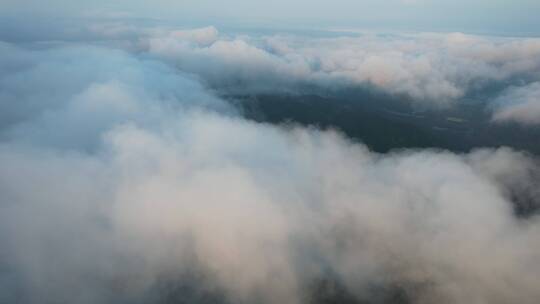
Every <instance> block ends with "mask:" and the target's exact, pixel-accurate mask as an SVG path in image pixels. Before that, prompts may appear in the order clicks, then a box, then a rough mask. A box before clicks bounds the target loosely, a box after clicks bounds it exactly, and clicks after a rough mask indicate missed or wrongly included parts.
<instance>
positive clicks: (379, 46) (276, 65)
mask: <svg viewBox="0 0 540 304" xmlns="http://www.w3.org/2000/svg"><path fill="white" fill-rule="evenodd" d="M195 31H196V32H194V33H197V32H198V31H203V32H205V31H206V30H195ZM183 33H184V34H183V35H184V36H185V35H187V34H185V33H186V32H185V31H184V32H183ZM211 37H212V38H211V39H210V40H209V41H214V42H213V43H210V44H208V43H207V44H205V45H202V46H201V45H199V44H197V43H195V44H193V43H191V41H190V40H191V39H190V38H187V39H185V38H183V37H182V36H177V37H174V36H173V35H165V36H160V35H158V36H154V37H150V38H148V39H145V40H144V41H145V42H144V43H143V49H146V50H147V51H148V52H149V53H150V54H154V55H156V56H159V57H163V58H165V59H169V60H170V61H171V62H173V63H174V64H176V65H177V66H178V67H179V68H180V69H182V70H185V71H189V72H192V73H195V74H198V75H200V76H201V77H202V78H203V79H204V80H206V81H208V82H209V83H210V84H211V85H212V86H213V87H216V88H219V89H222V90H228V91H232V92H234V93H240V94H241V93H246V92H255V93H256V92H280V91H285V92H287V91H298V90H299V88H302V87H313V86H316V87H320V88H326V89H335V88H347V87H349V88H350V87H366V86H367V87H373V88H375V89H377V90H380V91H382V92H384V93H388V94H391V95H396V96H408V97H410V99H412V101H413V102H414V103H417V104H420V105H423V106H428V107H434V108H437V107H445V106H449V105H451V104H453V103H455V102H456V101H457V100H459V99H461V98H463V97H466V96H468V95H471V94H473V93H475V92H478V91H481V90H482V89H484V88H487V87H490V86H493V85H505V84H506V83H508V82H512V81H515V80H516V79H524V80H525V81H530V79H538V78H539V75H538V69H539V67H540V61H539V60H538V58H540V57H539V55H540V41H539V40H538V39H534V38H496V37H482V36H472V35H465V34H461V33H451V34H395V35H375V34H370V33H362V34H360V35H358V36H343V37H336V38H317V37H304V36H290V35H287V36H280V35H274V36H257V35H251V36H245V35H244V36H233V37H229V36H227V35H222V36H219V38H217V37H216V33H215V32H214V31H212V35H211Z"/></svg>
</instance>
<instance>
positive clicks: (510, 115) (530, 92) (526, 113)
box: [493, 82, 540, 126]
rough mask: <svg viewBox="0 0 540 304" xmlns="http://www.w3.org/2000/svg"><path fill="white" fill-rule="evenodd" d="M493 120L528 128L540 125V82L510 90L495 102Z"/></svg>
mask: <svg viewBox="0 0 540 304" xmlns="http://www.w3.org/2000/svg"><path fill="white" fill-rule="evenodd" d="M493 107H494V108H495V109H494V113H493V120H494V121H495V122H498V123H505V122H514V123H518V124H522V125H526V126H532V125H539V124H540V82H534V83H531V84H529V85H526V86H522V87H511V88H508V89H507V90H506V91H505V92H503V94H502V95H501V96H499V97H497V99H496V100H495V101H494V104H493Z"/></svg>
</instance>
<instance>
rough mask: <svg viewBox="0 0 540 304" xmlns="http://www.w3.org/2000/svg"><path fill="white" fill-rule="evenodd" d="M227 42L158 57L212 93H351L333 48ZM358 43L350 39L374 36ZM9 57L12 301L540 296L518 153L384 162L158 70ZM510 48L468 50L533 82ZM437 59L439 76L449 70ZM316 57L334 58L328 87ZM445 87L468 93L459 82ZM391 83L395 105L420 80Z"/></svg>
mask: <svg viewBox="0 0 540 304" xmlns="http://www.w3.org/2000/svg"><path fill="white" fill-rule="evenodd" d="M213 32H214V31H213V30H212V29H207V30H202V31H199V32H197V33H196V34H189V35H188V34H186V33H184V32H176V33H174V34H173V35H174V36H175V37H176V38H170V37H169V38H166V40H165V41H153V40H151V41H149V43H150V48H149V51H150V52H152V53H156V54H160V55H162V56H169V55H170V56H171V57H170V58H175V59H176V61H175V63H176V64H177V67H181V69H182V70H185V71H188V72H196V73H197V74H198V75H200V77H202V78H203V79H204V80H206V81H212V79H213V78H212V77H216V79H220V81H226V80H227V77H239V76H241V78H235V79H236V80H237V81H238V79H240V80H242V81H245V83H246V84H247V85H248V86H251V87H250V89H254V88H256V84H257V83H262V84H261V85H267V84H268V83H265V82H264V80H271V79H273V77H274V76H276V75H277V74H278V73H281V72H284V71H285V72H287V71H289V69H292V70H293V71H296V72H297V73H298V75H299V76H298V78H301V79H303V78H302V77H304V76H306V75H307V76H306V77H314V78H317V77H319V76H320V75H322V76H321V77H322V78H323V79H326V80H325V81H327V79H329V77H330V78H331V77H333V76H332V75H333V73H336V74H338V76H337V77H338V78H336V79H339V78H341V77H344V78H347V75H348V74H347V73H346V72H343V71H342V69H343V67H342V65H344V64H345V63H344V62H342V61H341V60H345V59H343V58H345V57H347V56H345V55H347V54H343V56H345V57H342V56H340V55H339V53H340V52H339V51H338V49H337V47H336V49H334V50H332V49H330V50H328V49H327V50H322V51H324V52H325V53H326V52H327V53H328V54H329V55H328V56H329V57H328V58H330V57H331V58H333V59H327V60H329V62H326V61H324V62H323V60H322V57H321V55H318V52H319V51H321V50H319V49H317V48H316V47H315V46H316V45H317V44H316V43H322V42H320V41H323V40H320V41H318V42H314V43H315V46H313V48H306V47H302V48H300V50H295V48H294V44H293V43H289V42H288V43H286V44H284V45H280V44H279V43H277V42H282V41H286V39H284V40H283V39H281V38H276V39H278V40H277V42H273V43H272V42H268V41H267V42H264V43H266V45H267V46H268V47H269V45H270V44H272V45H273V49H272V51H270V50H269V49H265V48H259V47H255V46H253V45H251V44H250V43H248V42H246V41H244V40H239V39H233V40H216V41H215V42H213V43H210V42H209V39H214V38H211V37H213V36H214V33H213ZM178 37H180V38H178ZM209 37H210V38H209ZM160 39H161V38H160ZM176 39H179V40H180V41H181V42H179V41H177V40H176ZM342 39H343V40H340V39H336V40H330V41H332V42H334V43H341V45H348V44H349V43H352V42H358V41H357V40H355V39H368V38H342ZM351 39H352V40H351ZM369 39H374V42H373V41H372V42H371V43H372V44H371V48H372V49H373V51H372V52H373V53H372V55H365V54H364V53H363V52H361V51H352V55H351V56H352V57H349V60H351V61H347V62H350V63H351V66H352V67H353V72H351V73H352V74H354V73H355V72H354V71H355V70H354V69H355V68H357V67H358V66H363V65H365V64H366V63H365V61H366V60H368V59H366V58H368V57H369V56H375V55H374V54H375V53H380V52H379V51H377V47H378V46H380V45H379V42H378V39H380V38H369ZM369 39H368V40H367V41H366V43H367V45H368V46H369V45H370V44H369V43H368V42H369ZM425 39H427V40H426V41H432V42H433V43H435V44H437V43H440V38H439V36H437V37H436V38H425ZM432 39H433V40H432ZM533 42H534V41H533ZM533 42H516V43H518V45H520V47H518V49H519V50H520V52H525V51H524V48H523V45H529V44H530V43H532V46H530V47H531V49H530V50H529V51H527V52H528V54H529V53H530V54H533V55H534V54H536V53H535V52H536V49H535V47H534V43H533ZM159 43H165V44H166V43H171V44H172V46H169V47H166V48H165V47H163V48H158V47H157V46H156V45H159ZM426 43H427V42H426ZM485 43H488V42H485ZM329 44H330V45H333V44H332V43H329ZM179 45H180V46H179ZM203 45H208V46H203ZM490 45H491V44H489V43H488V46H490ZM397 46H399V47H400V48H402V52H404V53H406V54H409V55H404V54H401V55H399V54H395V56H397V57H396V58H397V59H396V60H397V62H398V63H399V62H401V63H402V64H403V65H404V67H401V69H403V70H404V71H403V73H405V74H404V75H409V73H412V72H410V71H411V69H412V70H415V69H416V68H415V67H416V65H415V64H412V66H409V63H404V62H409V61H407V60H410V58H408V57H409V56H412V55H410V54H413V53H414V49H415V44H414V43H411V45H408V44H407V43H405V42H404V41H401V42H399V43H397ZM1 47H2V52H3V53H4V54H5V55H6V56H2V58H1V59H0V92H2V93H0V94H2V95H1V99H0V110H1V111H0V113H2V114H1V115H2V119H1V123H2V124H1V126H0V134H1V137H0V193H1V195H0V208H1V212H0V244H1V248H2V249H1V250H0V302H9V303H16V302H18V303H126V302H129V303H145V302H160V301H163V302H167V301H175V299H174V298H172V299H171V298H170V297H171V296H177V297H180V299H188V300H189V301H191V302H195V303H196V302H200V303H205V302H208V301H211V300H209V299H213V298H211V296H212V295H214V294H217V295H219V296H218V299H220V300H221V301H223V302H227V301H229V302H234V303H253V302H259V303H307V302H310V301H312V300H313V299H311V298H310V297H311V294H312V292H313V282H317V281H318V280H333V281H336V282H339V283H340V284H341V285H343V287H344V288H345V289H346V290H348V292H349V293H351V294H352V295H353V296H355V297H357V298H358V299H365V300H367V301H376V299H377V297H379V296H380V294H379V293H378V292H377V290H381V289H382V290H385V288H397V289H399V290H401V291H402V292H404V294H405V297H406V299H407V301H409V302H412V303H537V301H538V299H539V298H540V292H539V290H538V288H537V287H538V286H539V285H540V268H539V266H538V265H539V264H538V260H539V258H540V242H539V239H538V233H539V232H540V221H539V219H538V217H537V216H535V215H534V214H533V215H530V216H528V217H521V218H519V217H517V216H516V215H515V210H514V206H515V194H516V191H517V193H519V194H520V197H526V198H527V199H529V200H530V201H532V202H538V200H539V199H540V197H539V193H538V191H537V190H536V187H534V185H535V179H534V178H538V176H537V175H536V174H537V172H538V168H539V167H538V160H537V159H535V158H534V157H532V156H529V155H526V154H524V153H521V152H517V151H513V150H511V149H508V148H501V149H482V150H478V151H474V152H471V153H468V154H454V153H450V152H445V151H437V150H411V151H400V152H393V153H390V154H377V153H373V152H370V151H369V150H368V149H367V148H366V147H365V146H364V145H362V144H361V143H356V142H351V141H350V140H348V139H346V138H344V137H343V136H342V135H340V134H339V133H338V132H336V131H332V130H326V131H323V130H316V129H310V128H303V127H297V126H275V125H269V124H261V123H255V122H251V121H248V120H246V119H244V118H242V116H241V115H239V114H237V113H236V111H235V109H234V108H233V107H232V106H230V105H228V104H227V103H226V102H225V101H223V100H221V99H219V98H218V97H216V96H215V95H214V94H213V93H212V92H211V91H209V90H208V89H207V88H205V86H203V85H201V84H200V83H199V82H198V81H197V80H196V79H194V78H193V76H190V75H187V74H185V73H183V72H179V71H178V70H177V69H176V68H172V67H171V66H168V65H166V64H165V63H163V62H159V61H155V60H154V59H148V58H147V54H139V55H133V54H129V53H126V52H123V51H118V50H111V49H106V48H96V47H76V48H73V47H60V48H52V49H46V50H41V51H38V50H23V49H21V48H19V47H17V46H13V45H9V44H2V45H1ZM408 47H410V48H411V50H409V49H408ZM289 48H292V51H291V50H289ZM505 48H507V49H509V50H510V51H508V53H509V55H508V56H513V52H514V51H513V50H514V48H513V47H512V46H506V47H502V49H505ZM499 49H500V48H488V50H487V51H482V48H481V50H477V51H476V52H473V51H470V50H467V48H466V47H463V48H457V49H456V50H455V52H457V53H459V52H461V51H463V52H465V55H463V56H464V57H465V58H467V57H469V56H472V57H473V58H474V56H473V55H472V54H480V55H478V56H481V58H484V59H485V58H486V57H488V58H491V59H489V60H488V61H487V62H488V63H482V64H480V66H481V67H484V68H486V69H487V68H493V69H496V70H497V71H509V72H508V73H510V74H511V73H517V72H519V73H533V71H532V70H529V69H528V66H526V65H523V68H521V69H520V68H518V67H519V66H521V65H520V64H517V65H509V66H506V67H505V66H504V65H502V66H501V65H499V64H493V65H490V62H496V63H497V62H507V61H508V58H507V57H504V56H503V54H507V53H506V52H502V53H501V52H499ZM166 51H167V52H171V53H167V52H166ZM183 52H184V53H183ZM492 52H494V53H492ZM310 53H315V55H311V56H312V57H310V56H309V55H305V54H310ZM357 53H358V54H357ZM383 53H384V52H383ZM486 53H487V54H490V56H491V57H490V56H487V55H486ZM179 54H186V56H187V57H183V56H179ZM430 54H431V53H430ZM176 56H179V57H176ZM303 56H306V57H303ZM325 56H326V55H325ZM418 56H419V57H420V58H419V59H417V60H420V61H421V62H426V61H425V60H427V63H426V64H427V65H426V67H431V66H432V64H435V63H437V62H438V60H440V58H439V57H437V56H436V55H435V54H431V55H425V54H424V55H423V54H419V55H418ZM422 56H427V57H422ZM432 56H433V57H432ZM460 56H461V55H460ZM460 56H458V57H459V58H461V57H460ZM501 56H503V57H504V58H503V57H501ZM178 58H180V59H178ZM304 58H318V59H317V60H319V63H318V64H320V67H319V72H313V70H312V69H313V68H312V67H310V65H309V64H307V62H306V59H304ZM324 58H327V57H324ZM350 58H358V60H359V62H358V65H356V64H355V62H356V61H355V59H350ZM426 58H428V59H426ZM187 59H192V60H187ZM195 59H196V60H199V61H196V60H195ZM193 60H195V61H193ZM309 60H311V59H309ZM309 60H307V61H309ZM313 60H315V59H313ZM402 60H403V62H402ZM431 60H433V61H431ZM463 60H464V61H463V62H465V61H466V60H465V59H463ZM527 60H534V59H533V56H532V55H531V57H530V58H529V59H527ZM472 61H473V59H471V62H472ZM194 62H195V63H194ZM276 62H277V63H279V64H278V65H277V66H276V65H275V64H274V63H276ZM296 62H299V63H298V67H297V66H296ZM340 62H341V63H340ZM413 62H415V60H413ZM457 62H461V61H457ZM518 62H521V61H518ZM203 63H206V66H207V67H206V69H207V70H201V69H200V67H201V66H204V65H202V64H203ZM384 63H385V62H381V64H384ZM191 64H195V65H194V66H193V67H192V66H191ZM419 64H420V63H419ZM340 66H341V67H340ZM376 66H377V65H376ZM420 66H423V65H422V64H420ZM194 67H197V69H195V68H194ZM211 67H213V68H215V69H216V70H215V75H214V74H208V73H210V71H211V70H212V69H211ZM302 67H303V68H302ZM232 68H234V69H237V70H229V69H232ZM448 68H450V66H449V67H448ZM269 69H274V70H269ZM281 69H283V70H281ZM327 69H330V70H327ZM361 70H362V71H365V70H366V68H361ZM368 70H369V69H368ZM375 70H377V71H378V69H374V71H375ZM434 70H435V71H437V69H434ZM516 71H517V72H516ZM233 72H234V73H233ZM255 72H256V73H255ZM425 72H426V74H425V75H428V74H429V73H431V72H433V70H432V69H430V68H426V70H425ZM454 72H455V73H457V74H459V72H457V71H454ZM222 73H224V74H222ZM231 73H232V74H231ZM272 73H274V74H272ZM304 73H306V74H304ZM412 74H413V75H415V73H412ZM442 74H443V75H444V76H441V77H442V78H445V77H449V80H448V81H449V83H453V82H452V81H454V80H453V79H454V78H452V77H450V76H448V75H457V74H453V73H448V74H447V73H446V70H445V72H444V73H442ZM488 74H489V73H486V74H485V75H488ZM265 75H266V76H265ZM293 75H294V73H293ZM354 75H356V74H354ZM377 75H378V74H377ZM385 75H387V77H389V78H388V79H389V80H388V79H386V78H384V79H385V81H382V80H381V82H380V86H381V87H383V88H384V86H385V84H386V83H389V84H390V83H399V82H400V81H399V80H395V79H394V77H396V76H395V75H394V74H393V73H390V72H389V73H388V74H385ZM482 75H484V74H482ZM289 76H290V75H289ZM242 77H243V78H242ZM253 77H257V78H253ZM265 77H268V79H267V78H265ZM351 77H352V76H351ZM385 77H386V76H385ZM397 77H398V79H399V77H401V76H397ZM403 77H405V76H403ZM424 77H427V76H424ZM469 77H472V76H470V75H469ZM293 78H294V77H293ZM472 78H474V77H472ZM276 79H277V78H276ZM280 79H286V78H280ZM351 79H353V78H351ZM412 79H416V78H414V77H413V78H412ZM430 79H431V78H430ZM456 79H461V78H460V77H457V78H456ZM303 80H305V79H303ZM250 81H253V83H251V82H250ZM276 81H277V80H276ZM351 81H352V80H351ZM386 81H389V82H386ZM425 81H428V80H425ZM371 82H373V83H375V84H377V82H376V81H374V80H371ZM421 82H422V81H420V83H421ZM409 85H410V87H411V88H414V87H415V85H417V83H416V82H415V80H411V83H409ZM408 87H409V86H408V85H405V86H404V87H403V88H407V89H399V91H397V92H399V93H404V92H407V93H408V91H407V90H409V88H408ZM401 90H403V91H401ZM411 90H412V89H411ZM419 90H420V91H421V92H423V93H419V94H420V95H422V96H424V94H428V93H425V92H424V91H423V90H425V89H419ZM413 91H414V90H413ZM435 91H437V92H438V90H435ZM443 91H444V90H443ZM429 94H431V93H429ZM460 94H461V93H460ZM426 96H427V95H426ZM447 97H448V96H447ZM450 97H451V96H450ZM164 281H165V282H166V283H165V285H163V282H164ZM167 282H168V283H167ZM186 286H188V287H189V288H188V287H186ZM190 288H191V289H190ZM193 288H195V291H193ZM167 297H169V298H168V299H167ZM189 297H192V298H189Z"/></svg>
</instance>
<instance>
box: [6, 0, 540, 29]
mask: <svg viewBox="0 0 540 304" xmlns="http://www.w3.org/2000/svg"><path fill="white" fill-rule="evenodd" d="M539 10H540V2H539V1H535V0H518V1H505V0H492V1H488V0H476V1H466V0H456V1H450V0H388V1H375V0H360V1H353V0H336V1H307V0H295V1H284V0H276V1H262V0H230V1H210V0H198V1H191V0H188V1H172V0H157V1H151V2H149V1H140V0H134V1H127V0H116V1H103V0H97V1H68V0H49V1H46V2H43V1H37V0H22V1H19V0H2V1H1V2H0V14H1V15H3V16H4V17H6V16H11V17H13V16H14V15H18V16H21V18H24V19H26V20H27V21H30V22H31V20H28V18H31V17H32V16H33V17H36V16H40V17H41V18H43V17H47V16H48V17H56V18H57V17H59V16H63V17H66V18H73V17H75V18H76V17H80V16H85V17H88V16H95V17H98V16H101V17H112V16H116V17H118V16H123V17H128V16H131V17H135V18H154V19H167V20H174V21H176V22H186V21H187V22H192V23H193V22H197V23H206V24H213V25H246V24H248V25H252V26H266V27H310V28H313V27H323V28H327V27H371V28H391V29H400V30H423V31H465V32H491V33H500V34H515V35H517V34H519V35H521V34H530V33H534V34H538V31H539V30H538V28H540V21H539V19H538V17H537V12H538V11H539Z"/></svg>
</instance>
